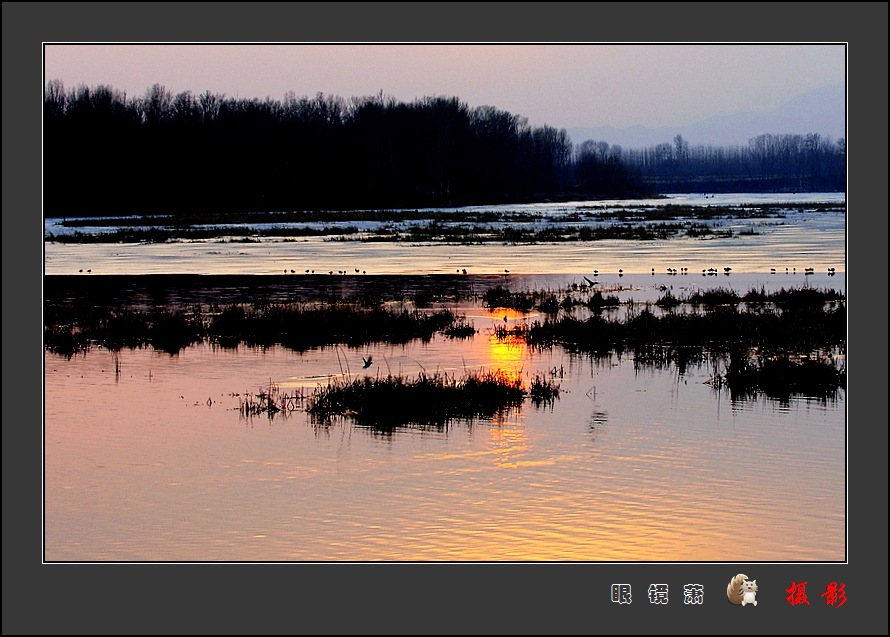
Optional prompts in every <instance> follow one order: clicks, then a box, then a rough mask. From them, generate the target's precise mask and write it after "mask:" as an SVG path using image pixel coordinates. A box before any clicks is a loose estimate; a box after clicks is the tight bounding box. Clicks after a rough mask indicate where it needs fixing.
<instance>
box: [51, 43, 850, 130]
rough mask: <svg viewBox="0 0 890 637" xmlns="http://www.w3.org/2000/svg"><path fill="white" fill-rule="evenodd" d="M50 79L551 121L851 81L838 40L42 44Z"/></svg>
mask: <svg viewBox="0 0 890 637" xmlns="http://www.w3.org/2000/svg"><path fill="white" fill-rule="evenodd" d="M44 56H45V60H44V65H45V68H44V71H45V74H44V77H45V80H51V79H61V80H62V81H63V82H64V83H65V85H66V86H67V87H72V86H76V85H78V84H81V83H85V84H88V85H91V86H92V85H96V84H109V85H111V86H113V87H115V88H118V89H121V90H123V91H126V93H127V95H130V96H133V95H141V94H143V93H144V92H145V89H146V88H147V87H149V86H150V85H152V84H154V83H160V84H163V85H164V86H166V87H167V88H168V89H169V90H171V91H173V92H174V93H178V92H180V91H185V90H190V91H192V92H196V93H197V92H203V91H205V90H210V91H212V92H215V93H224V94H226V95H227V96H237V97H241V98H252V97H258V98H261V99H262V98H265V97H267V96H268V97H271V98H273V99H278V100H280V99H282V98H283V97H284V95H285V93H286V92H287V91H293V92H294V93H295V94H296V95H297V96H302V95H309V96H312V95H315V94H316V93H318V92H322V93H326V94H334V95H340V96H342V97H347V98H348V97H353V96H365V95H375V94H377V93H379V92H380V91H381V90H382V91H383V92H384V93H386V94H387V95H391V96H393V97H395V98H396V99H398V100H401V101H408V102H410V101H412V100H414V99H415V98H417V97H423V96H427V95H447V96H452V95H455V96H458V97H459V98H461V99H462V100H463V101H465V102H467V103H468V104H469V106H471V107H474V106H481V105H493V106H497V107H498V108H501V109H504V110H507V111H510V112H511V113H515V114H518V115H522V116H524V117H527V118H528V120H529V123H531V124H532V125H542V124H550V125H553V126H556V127H566V128H568V127H578V126H614V127H616V128H624V127H628V126H633V125H637V124H640V125H643V126H647V127H658V126H682V125H685V124H690V123H693V122H696V121H699V120H702V119H704V118H707V117H710V116H713V115H720V114H731V113H736V112H746V111H753V112H766V111H770V110H772V109H775V108H777V107H779V106H780V105H782V104H783V103H785V102H787V101H788V100H790V99H791V98H793V97H796V96H798V95H801V94H803V93H806V92H808V91H811V90H813V89H817V88H821V87H825V86H829V85H837V84H842V83H844V81H845V69H846V47H845V45H844V44H753V45H731V44H730V45H727V44H695V45H689V44H668V45H662V44H658V45H656V44H648V45H647V44H643V45H639V44H499V45H487V44H421V45H414V44H308V45H307V44H275V45H268V44H267V45H263V44H231V45H182V44H175V45H173V44H166V45H158V44H149V45H147V44H129V45H107V44H46V45H45V47H44Z"/></svg>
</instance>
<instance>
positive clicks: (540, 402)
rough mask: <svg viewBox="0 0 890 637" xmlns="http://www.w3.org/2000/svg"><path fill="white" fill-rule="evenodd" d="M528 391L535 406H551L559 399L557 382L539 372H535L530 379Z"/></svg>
mask: <svg viewBox="0 0 890 637" xmlns="http://www.w3.org/2000/svg"><path fill="white" fill-rule="evenodd" d="M528 393H529V398H531V401H532V404H533V405H534V406H535V407H552V406H553V403H555V402H556V401H557V399H559V384H558V383H556V382H555V381H553V380H551V379H549V378H547V377H545V376H542V375H541V374H536V375H535V376H534V378H532V380H531V385H530V386H529V390H528Z"/></svg>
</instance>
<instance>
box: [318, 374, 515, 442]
mask: <svg viewBox="0 0 890 637" xmlns="http://www.w3.org/2000/svg"><path fill="white" fill-rule="evenodd" d="M527 393H528V392H527V390H526V389H525V388H524V387H523V386H522V381H521V379H520V378H519V377H514V376H511V375H508V374H506V373H504V372H501V371H489V372H477V373H470V374H466V375H464V376H462V377H459V378H458V377H455V376H453V375H448V374H444V373H443V374H438V373H437V374H426V373H421V374H419V375H417V376H416V377H413V378H412V377H405V376H393V375H387V376H383V377H377V378H372V377H364V378H354V379H352V380H344V379H335V380H332V381H330V382H329V383H328V385H326V386H324V387H319V388H318V389H316V390H315V391H314V392H313V394H312V395H311V396H310V397H309V402H308V407H307V408H306V411H307V413H308V414H309V415H310V417H311V418H312V419H313V420H315V421H316V422H324V421H328V420H330V419H332V418H335V417H346V418H350V419H352V420H353V421H355V422H356V424H359V425H363V426H367V427H373V428H378V429H391V428H393V427H398V426H401V425H409V424H417V425H445V424H448V423H450V422H452V421H454V420H458V419H461V420H470V421H473V420H491V419H493V418H495V417H497V416H501V415H504V414H506V413H507V412H509V411H510V410H512V409H519V408H520V407H521V406H522V403H523V401H524V400H525V397H526V395H527Z"/></svg>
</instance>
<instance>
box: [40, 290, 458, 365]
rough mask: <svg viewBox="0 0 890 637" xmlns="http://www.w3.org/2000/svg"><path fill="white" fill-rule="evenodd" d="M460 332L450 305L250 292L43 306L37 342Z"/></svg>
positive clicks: (278, 341) (425, 336)
mask: <svg viewBox="0 0 890 637" xmlns="http://www.w3.org/2000/svg"><path fill="white" fill-rule="evenodd" d="M440 332H441V333H445V334H447V335H448V336H451V337H455V338H466V337H468V336H471V335H472V334H474V333H475V329H474V328H473V327H472V325H470V324H469V323H467V321H466V320H465V319H463V318H459V317H458V316H457V315H456V314H455V313H454V312H452V311H451V310H447V309H444V310H437V311H423V312H421V311H418V310H414V311H409V310H408V309H406V308H405V307H401V308H395V309H391V308H387V307H384V306H381V305H373V306H371V307H368V306H367V305H366V304H364V303H361V302H356V303H349V302H340V301H337V302H322V303H314V304H301V303H275V302H271V301H269V300H268V299H265V298H257V299H255V300H254V302H252V303H249V304H230V305H228V306H225V307H218V306H214V305H213V304H211V305H210V306H207V307H205V308H203V309H202V308H201V307H200V306H191V307H188V308H184V309H182V308H169V309H163V310H158V309H152V310H148V311H144V310H135V309H131V308H128V307H98V306H93V305H90V304H82V305H78V306H76V307H73V306H68V307H53V306H51V307H48V309H47V311H46V312H45V315H44V331H43V334H44V347H45V348H46V349H47V350H48V351H51V352H54V353H58V354H60V355H63V356H69V357H70V356H73V355H74V354H76V353H79V352H85V351H88V350H89V349H90V347H92V346H94V345H98V346H102V347H105V348H107V349H109V350H112V351H114V350H120V349H122V348H137V347H145V346H152V347H154V348H155V349H157V350H159V351H163V352H167V353H170V354H175V353H177V352H179V351H181V350H183V349H185V348H186V347H189V346H190V345H193V344H195V343H198V342H201V341H202V340H205V339H206V340H207V341H208V342H210V343H211V344H213V345H216V346H220V347H226V348H234V347H238V346H239V345H241V344H242V343H243V344H245V345H249V346H253V347H268V346H273V345H283V346H284V347H288V348H290V349H293V350H296V351H304V350H306V349H309V348H312V347H325V346H329V345H336V344H344V345H351V346H356V347H357V346H360V345H366V344H369V343H394V344H404V343H408V342H410V341H413V340H421V341H424V342H428V341H430V340H431V339H432V338H433V336H434V335H435V334H436V333H440Z"/></svg>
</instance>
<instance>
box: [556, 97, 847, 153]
mask: <svg viewBox="0 0 890 637" xmlns="http://www.w3.org/2000/svg"><path fill="white" fill-rule="evenodd" d="M845 119H846V93H845V89H844V85H843V84H837V85H834V86H826V87H823V88H819V89H816V90H814V91H810V92H808V93H804V94H803V95H798V96H797V97H795V98H793V99H792V100H790V101H788V102H786V103H785V104H783V105H782V106H780V107H779V108H777V109H775V110H773V111H769V112H767V113H734V114H732V115H715V116H714V117H709V118H707V119H704V120H701V121H699V122H696V123H694V124H688V125H686V126H662V127H659V128H646V127H645V126H639V125H637V126H631V127H629V128H614V127H612V126H600V127H597V128H569V129H567V130H568V133H569V137H570V138H571V139H572V141H573V142H574V143H575V144H580V143H581V142H583V141H585V140H588V139H593V140H596V141H604V142H608V143H609V144H618V145H619V146H624V147H626V148H641V147H645V146H654V145H655V144H661V143H664V142H668V143H670V142H672V140H673V139H674V137H675V136H676V135H677V134H680V135H682V136H683V138H684V139H685V140H686V141H687V142H689V145H690V146H698V145H712V146H735V145H744V144H747V143H748V140H749V139H751V138H752V137H757V136H758V135H762V134H764V133H773V134H784V133H800V134H805V133H819V134H820V135H823V136H830V137H831V138H832V139H838V138H840V137H846V134H845V131H844V127H845V125H846V122H845Z"/></svg>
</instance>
